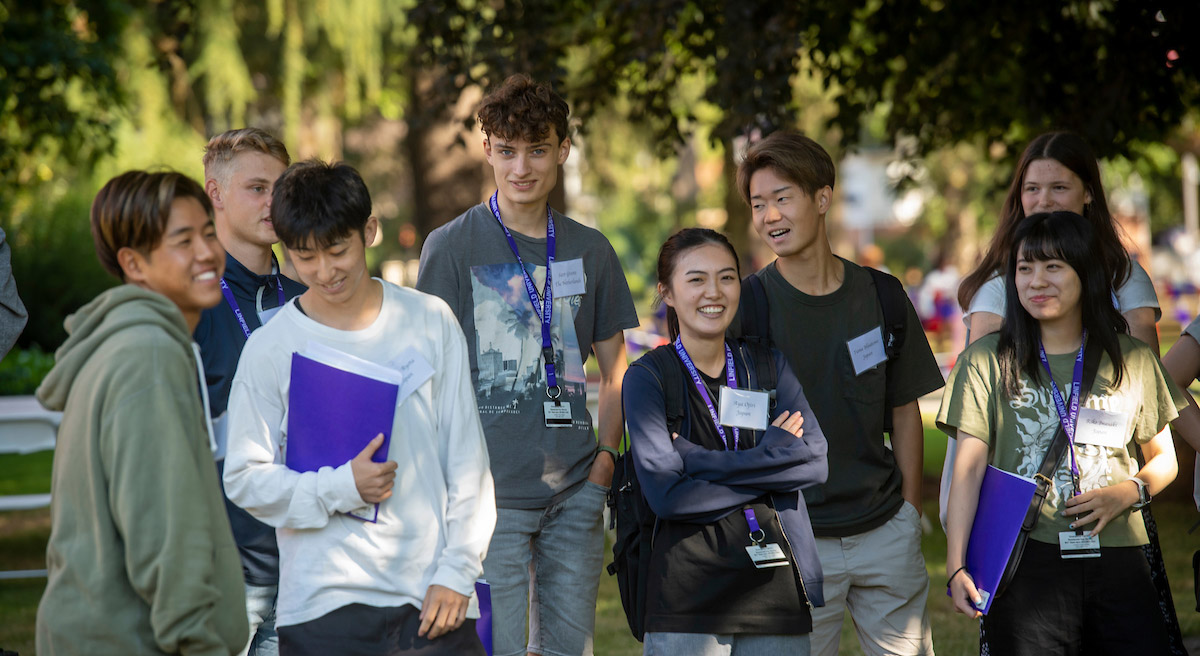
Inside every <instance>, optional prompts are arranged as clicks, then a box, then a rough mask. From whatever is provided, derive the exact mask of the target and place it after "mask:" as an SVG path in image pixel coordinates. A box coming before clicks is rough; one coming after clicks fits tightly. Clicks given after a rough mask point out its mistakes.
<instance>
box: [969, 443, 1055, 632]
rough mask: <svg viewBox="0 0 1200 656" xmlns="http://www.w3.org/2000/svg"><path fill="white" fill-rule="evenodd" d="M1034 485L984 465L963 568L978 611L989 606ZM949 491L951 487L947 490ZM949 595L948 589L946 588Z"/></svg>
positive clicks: (1026, 479) (1001, 470) (1015, 539)
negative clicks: (975, 595) (974, 592)
mask: <svg viewBox="0 0 1200 656" xmlns="http://www.w3.org/2000/svg"><path fill="white" fill-rule="evenodd" d="M1036 489H1037V484H1036V483H1034V482H1033V480H1031V479H1028V478H1025V477H1024V476H1018V475H1017V474H1013V473H1010V472H1006V471H1004V470H1003V469H998V468H996V467H993V466H991V465H988V468H987V471H986V472H985V473H984V474H983V483H981V484H980V486H979V505H978V506H976V508H975V523H974V524H973V525H972V526H971V537H970V539H969V540H968V541H967V571H968V572H970V573H971V577H972V578H973V579H974V580H975V588H976V589H977V590H979V596H980V597H981V598H982V600H983V605H982V606H981V607H980V608H979V610H980V612H982V613H983V614H984V615H987V613H988V611H989V610H991V608H992V601H993V599H994V598H995V596H996V595H995V593H996V588H997V586H999V585H1000V579H1001V578H1002V577H1003V576H1004V568H1005V567H1007V566H1008V559H1009V557H1010V556H1012V550H1013V546H1015V545H1016V543H1017V536H1018V535H1020V533H1021V524H1022V523H1024V521H1025V513H1026V512H1028V511H1029V503H1030V501H1032V500H1033V493H1034V491H1035V490H1036ZM950 493H951V494H953V493H954V490H953V489H951V491H950ZM946 592H947V594H949V590H947V591H946Z"/></svg>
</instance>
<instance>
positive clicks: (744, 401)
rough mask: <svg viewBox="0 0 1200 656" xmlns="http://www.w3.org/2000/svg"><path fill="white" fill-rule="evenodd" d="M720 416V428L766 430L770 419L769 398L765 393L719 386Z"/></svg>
mask: <svg viewBox="0 0 1200 656" xmlns="http://www.w3.org/2000/svg"><path fill="white" fill-rule="evenodd" d="M720 394H721V396H720V400H719V401H718V405H720V406H721V409H720V416H721V425H722V426H736V427H738V428H748V429H750V430H759V431H761V430H767V419H769V418H770V408H771V397H770V395H769V394H767V393H766V392H759V391H755V390H744V389H736V388H733V387H727V386H725V385H722V386H721V390H720Z"/></svg>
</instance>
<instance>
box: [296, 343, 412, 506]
mask: <svg viewBox="0 0 1200 656" xmlns="http://www.w3.org/2000/svg"><path fill="white" fill-rule="evenodd" d="M399 391H400V387H399V386H398V385H395V384H393V383H388V382H384V381H381V380H376V379H374V378H369V377H367V376H362V375H360V374H356V373H352V372H349V371H343V370H341V369H338V368H337V367H331V366H329V365H327V364H322V363H320V362H317V361H316V360H313V359H311V358H307V357H305V356H303V355H300V354H299V353H293V354H292V377H291V383H290V387H289V389H288V440H287V460H286V463H285V464H286V465H287V466H288V467H289V468H290V469H293V470H295V471H298V472H310V471H317V470H318V469H320V468H321V467H341V466H342V465H344V464H346V463H347V462H349V461H350V460H351V459H353V458H354V456H356V455H358V454H359V453H360V452H361V451H362V450H363V447H365V446H367V443H369V442H370V441H371V440H372V439H374V438H375V436H376V435H378V434H380V433H383V444H382V445H381V446H380V447H379V449H378V450H377V451H375V454H374V455H373V456H371V460H373V461H375V462H385V461H386V460H387V455H388V445H389V444H391V439H392V421H393V419H394V418H395V414H396V395H397V393H399ZM378 515H379V504H375V508H374V513H373V514H372V515H371V516H370V517H371V518H370V519H368V521H374V519H376V518H378ZM352 516H353V517H358V518H359V519H367V518H366V517H363V516H362V515H357V514H355V515H352Z"/></svg>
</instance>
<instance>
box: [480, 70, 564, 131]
mask: <svg viewBox="0 0 1200 656" xmlns="http://www.w3.org/2000/svg"><path fill="white" fill-rule="evenodd" d="M569 112H570V109H569V108H568V107H567V101H565V100H563V99H562V97H561V96H559V95H558V94H557V93H555V92H554V89H553V88H552V87H551V86H550V85H549V84H546V83H544V82H534V81H533V80H532V79H530V77H529V76H528V75H523V74H518V75H513V76H511V77H509V78H508V79H507V80H505V81H504V84H501V85H500V86H499V87H497V88H496V89H495V90H493V91H492V92H491V93H489V94H488V95H487V97H486V98H484V99H483V103H482V104H480V105H479V125H480V127H481V128H482V129H483V133H484V134H485V135H487V136H488V137H489V138H491V136H492V135H495V136H497V137H500V138H501V139H525V140H527V141H540V140H542V139H544V138H546V136H547V135H548V134H549V133H550V128H554V132H555V134H556V135H557V137H558V141H559V143H562V140H563V139H566V138H567V115H568V113H569ZM556 145H557V144H556Z"/></svg>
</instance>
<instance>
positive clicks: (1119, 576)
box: [983, 540, 1170, 656]
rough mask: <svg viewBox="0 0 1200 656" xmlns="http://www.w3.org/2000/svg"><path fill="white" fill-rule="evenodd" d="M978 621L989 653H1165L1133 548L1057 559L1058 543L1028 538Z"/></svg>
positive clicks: (1145, 570)
mask: <svg viewBox="0 0 1200 656" xmlns="http://www.w3.org/2000/svg"><path fill="white" fill-rule="evenodd" d="M983 624H984V631H985V633H986V634H987V637H988V642H989V644H990V647H991V653H993V654H1004V655H1005V656H1008V655H1009V654H1012V655H1014V656H1024V655H1026V654H1028V655H1030V656H1057V655H1062V656H1075V655H1082V654H1086V655H1088V656H1091V655H1092V654H1114V655H1117V654H1120V655H1122V656H1126V655H1128V654H1139V655H1145V656H1155V655H1157V654H1169V653H1170V649H1169V646H1168V643H1167V634H1166V629H1165V628H1164V627H1163V614H1162V611H1161V610H1160V609H1159V607H1158V594H1157V593H1156V592H1155V590H1154V584H1153V583H1152V582H1151V580H1150V567H1149V565H1147V564H1146V556H1145V554H1143V553H1142V548H1141V547H1101V549H1100V557H1099V558H1078V559H1068V560H1064V559H1063V558H1062V557H1061V556H1060V555H1059V551H1058V545H1056V544H1046V543H1044V542H1038V541H1036V540H1029V541H1028V542H1026V543H1025V553H1024V554H1023V555H1022V556H1021V564H1020V565H1019V566H1018V567H1017V572H1016V575H1015V576H1014V577H1013V580H1012V583H1010V584H1009V586H1008V589H1007V590H1005V591H1004V594H1002V595H1000V596H999V597H997V598H996V601H995V602H993V604H992V609H991V612H990V613H988V614H987V615H986V616H985V617H984V618H983Z"/></svg>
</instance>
